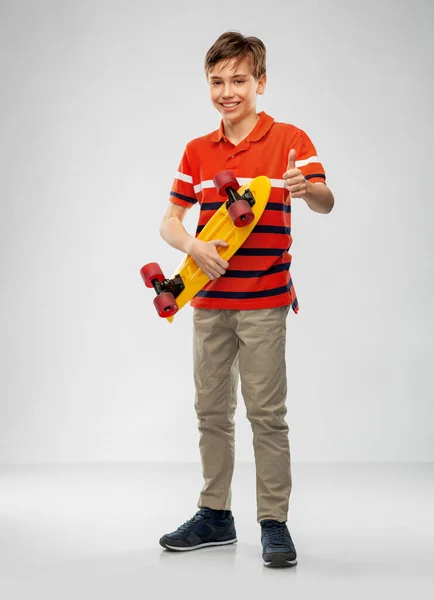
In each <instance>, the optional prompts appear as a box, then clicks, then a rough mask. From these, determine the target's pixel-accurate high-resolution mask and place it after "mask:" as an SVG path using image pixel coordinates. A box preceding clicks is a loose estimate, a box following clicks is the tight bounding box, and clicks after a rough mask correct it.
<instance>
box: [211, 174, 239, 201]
mask: <svg viewBox="0 0 434 600" xmlns="http://www.w3.org/2000/svg"><path fill="white" fill-rule="evenodd" d="M213 183H214V185H215V186H216V188H217V191H218V193H219V195H220V196H226V195H227V194H226V188H227V187H229V186H230V187H233V188H234V190H235V191H237V190H238V189H239V188H240V184H239V183H238V181H237V178H236V177H235V175H234V174H233V173H232V171H220V173H217V175H216V176H215V177H214V179H213Z"/></svg>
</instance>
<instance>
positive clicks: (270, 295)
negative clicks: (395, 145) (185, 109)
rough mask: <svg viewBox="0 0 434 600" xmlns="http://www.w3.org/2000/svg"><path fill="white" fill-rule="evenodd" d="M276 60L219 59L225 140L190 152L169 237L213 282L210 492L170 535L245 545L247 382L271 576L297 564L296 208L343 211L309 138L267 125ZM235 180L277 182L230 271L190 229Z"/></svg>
mask: <svg viewBox="0 0 434 600" xmlns="http://www.w3.org/2000/svg"><path fill="white" fill-rule="evenodd" d="M265 58H266V50H265V46H264V44H263V43H262V42H261V40H259V39H258V38H255V37H247V38H246V37H244V36H242V35H241V34H240V33H238V32H226V33H224V34H223V35H221V36H220V37H219V38H218V39H217V41H216V42H215V43H214V45H213V46H212V47H211V48H210V49H209V50H208V52H207V54H206V58H205V74H206V77H207V82H208V85H209V88H210V95H211V101H212V103H213V105H214V106H215V108H216V109H217V110H218V112H219V113H220V114H221V116H222V120H221V124H220V128H219V129H218V130H217V131H214V132H213V133H211V134H208V135H205V136H203V137H200V138H197V139H195V140H192V141H191V142H189V143H188V144H187V146H186V149H185V151H184V155H183V157H182V160H181V163H180V166H179V170H178V172H177V174H176V178H175V181H174V183H173V186H172V191H171V193H170V203H169V207H168V209H167V211H166V213H165V215H164V218H163V221H162V224H161V229H160V233H161V236H162V237H163V239H164V240H165V241H166V242H167V243H168V244H170V245H171V246H173V247H174V248H177V249H178V250H181V251H183V252H185V253H187V254H190V255H191V256H192V257H193V258H194V260H195V261H196V263H197V264H198V265H199V266H200V267H201V268H202V269H203V270H204V271H205V272H206V273H207V275H208V276H209V278H210V282H209V283H208V284H207V285H206V286H205V287H204V288H203V289H202V290H201V291H200V292H199V293H198V294H197V295H196V296H195V297H194V298H193V300H192V301H191V305H192V306H193V308H194V311H193V324H194V336H193V348H194V381H195V388H196V399H195V409H196V413H197V417H198V426H199V431H200V441H199V447H200V452H201V459H202V469H203V477H204V486H203V488H202V491H201V494H200V497H199V502H198V505H197V506H198V508H199V509H200V510H199V511H198V512H197V513H196V514H195V515H194V516H193V518H191V519H190V520H188V521H186V522H185V523H184V524H183V525H181V526H180V527H179V528H178V529H177V530H176V531H174V532H172V533H169V534H166V535H164V536H163V537H162V538H161V539H160V544H161V545H162V546H163V547H164V548H167V549H169V550H178V551H186V550H194V549H198V548H202V547H204V546H213V545H224V544H232V543H235V542H236V541H237V538H236V533H235V524H234V518H233V516H232V512H231V480H232V474H233V469H234V413H235V407H236V401H237V379H238V373H239V375H240V379H241V389H242V395H243V399H244V401H245V405H246V409H247V417H248V419H249V421H250V423H251V427H252V431H253V447H254V455H255V465H256V482H257V483H256V499H257V520H258V522H259V523H260V525H261V542H262V557H263V561H264V564H265V565H266V566H270V567H284V566H292V565H295V564H296V563H297V554H296V550H295V547H294V544H293V542H292V539H291V536H290V533H289V531H288V529H287V526H286V521H287V514H288V505H289V496H290V493H291V468H290V450H289V441H288V425H287V424H286V421H285V416H286V413H287V409H286V391H287V387H286V363H285V343H286V318H287V315H288V312H289V310H290V307H292V309H293V311H294V312H297V311H298V302H297V296H296V294H295V290H294V286H293V285H292V280H291V276H290V272H289V267H290V264H291V255H290V254H289V253H288V250H289V248H290V246H291V243H292V238H291V199H292V198H297V199H298V198H303V199H304V200H305V202H306V203H307V204H308V206H309V207H310V208H311V209H312V210H314V211H316V212H321V213H328V212H330V211H331V209H332V208H333V204H334V198H333V194H332V193H331V191H330V190H329V188H328V187H327V186H326V185H325V173H324V169H323V167H322V165H321V163H320V162H319V159H318V157H317V156H316V150H315V147H314V146H313V144H312V142H311V141H310V139H309V138H308V136H307V135H306V134H305V133H304V132H303V131H302V130H300V129H298V128H296V127H294V126H293V125H287V124H285V123H277V122H274V119H273V118H272V117H270V116H269V115H267V114H266V113H265V112H261V113H259V114H257V112H256V96H257V94H263V93H264V89H265V85H266V70H265ZM224 169H230V170H231V171H233V172H234V174H235V176H236V177H237V178H238V180H239V181H240V183H241V182H243V183H244V180H247V181H249V180H250V179H253V178H254V177H257V176H258V175H267V176H268V177H269V178H270V179H271V183H272V190H271V194H270V198H269V200H268V204H267V206H266V209H265V211H264V213H263V215H262V217H261V219H260V220H259V222H258V224H257V225H256V227H255V228H254V230H253V231H252V233H251V234H250V236H249V237H248V238H247V240H246V242H245V243H244V244H243V246H242V247H241V248H240V249H239V250H238V252H236V254H235V255H234V256H233V258H231V262H230V264H229V263H228V262H227V261H225V260H223V259H222V258H221V256H220V254H219V252H218V247H219V246H224V245H225V242H223V241H222V240H213V241H211V242H203V241H201V240H198V239H197V237H194V236H190V235H189V234H188V233H187V232H186V231H185V229H184V227H183V225H182V221H183V218H184V215H185V213H186V211H187V210H188V209H189V208H191V207H192V206H193V205H194V204H196V203H199V205H200V214H199V220H198V227H197V230H196V236H197V234H198V233H199V232H200V231H201V229H202V228H203V227H204V226H205V224H206V223H207V222H208V221H209V219H210V218H211V217H212V215H213V214H214V213H215V211H216V210H217V209H218V208H219V206H220V205H221V203H222V202H223V201H224V200H223V198H221V197H220V196H219V195H218V193H217V190H216V189H215V187H214V185H213V182H212V179H213V177H214V175H215V174H216V173H218V172H219V171H222V170H224Z"/></svg>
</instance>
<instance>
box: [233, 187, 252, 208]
mask: <svg viewBox="0 0 434 600" xmlns="http://www.w3.org/2000/svg"><path fill="white" fill-rule="evenodd" d="M226 193H227V195H228V199H227V201H226V208H227V209H229V207H230V205H231V204H233V203H234V202H237V201H238V200H246V201H247V202H248V203H249V205H250V206H254V204H255V202H256V200H255V199H254V197H253V194H252V192H251V191H250V190H249V189H247V190H245V191H244V194H243V195H242V196H240V195H239V193H238V192H237V191H236V190H234V188H233V187H231V186H229V187H227V188H226Z"/></svg>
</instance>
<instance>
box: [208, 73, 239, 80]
mask: <svg viewBox="0 0 434 600" xmlns="http://www.w3.org/2000/svg"><path fill="white" fill-rule="evenodd" d="M235 77H247V75H246V74H245V73H237V74H236V75H232V77H231V79H235ZM210 79H222V77H219V76H218V75H213V76H212V77H210Z"/></svg>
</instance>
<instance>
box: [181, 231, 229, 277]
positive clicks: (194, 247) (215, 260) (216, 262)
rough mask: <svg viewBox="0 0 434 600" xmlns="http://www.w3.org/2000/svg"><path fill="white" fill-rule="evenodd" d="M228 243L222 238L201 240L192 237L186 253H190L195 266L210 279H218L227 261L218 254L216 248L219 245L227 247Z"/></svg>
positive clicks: (223, 272)
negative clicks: (207, 240)
mask: <svg viewBox="0 0 434 600" xmlns="http://www.w3.org/2000/svg"><path fill="white" fill-rule="evenodd" d="M228 245H229V244H227V243H226V242H225V241H223V240H211V241H210V242H203V241H202V240H199V239H197V238H192V240H191V242H190V245H189V248H188V254H190V256H191V257H192V258H193V259H194V261H195V263H196V264H197V266H198V267H200V268H201V269H202V271H203V272H204V273H205V274H206V275H207V276H208V277H209V278H210V279H218V278H219V277H221V276H222V275H224V274H225V273H226V269H227V268H228V267H229V263H228V261H227V260H225V259H224V258H222V257H221V256H220V254H219V253H218V250H217V248H218V247H219V246H221V247H223V248H227V247H228Z"/></svg>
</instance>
